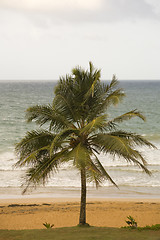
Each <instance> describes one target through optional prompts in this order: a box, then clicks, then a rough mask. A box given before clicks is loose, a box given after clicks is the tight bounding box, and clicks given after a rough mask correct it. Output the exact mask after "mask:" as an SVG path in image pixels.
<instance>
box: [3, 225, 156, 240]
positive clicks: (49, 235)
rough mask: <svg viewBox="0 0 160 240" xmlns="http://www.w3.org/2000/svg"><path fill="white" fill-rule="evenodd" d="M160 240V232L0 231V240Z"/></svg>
mask: <svg viewBox="0 0 160 240" xmlns="http://www.w3.org/2000/svg"><path fill="white" fill-rule="evenodd" d="M75 239H76V240H84V239H85V240H95V239H96V240H117V239H118V240H135V239H138V240H144V239H145V240H160V230H157V231H153V230H146V229H144V230H143V231H139V230H138V229H125V228H104V227H89V228H83V227H72V228H55V229H54V228H53V229H41V230H0V240H75Z"/></svg>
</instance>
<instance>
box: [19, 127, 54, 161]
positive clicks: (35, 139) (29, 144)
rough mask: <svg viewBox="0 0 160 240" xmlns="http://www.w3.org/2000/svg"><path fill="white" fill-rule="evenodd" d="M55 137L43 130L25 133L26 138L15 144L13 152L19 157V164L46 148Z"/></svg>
mask: <svg viewBox="0 0 160 240" xmlns="http://www.w3.org/2000/svg"><path fill="white" fill-rule="evenodd" d="M54 138H55V135H54V134H52V133H51V132H48V131H44V130H33V131H30V132H27V134H26V136H25V137H24V138H23V139H22V140H21V141H20V142H19V143H17V144H16V146H15V152H16V154H17V155H18V157H19V163H22V162H23V161H24V160H25V159H26V158H27V157H28V156H30V155H31V154H33V153H34V152H36V151H40V149H41V150H42V148H44V149H45V148H46V149H47V148H48V146H49V145H50V144H51V143H52V141H53V139H54Z"/></svg>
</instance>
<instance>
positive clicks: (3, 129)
mask: <svg viewBox="0 0 160 240" xmlns="http://www.w3.org/2000/svg"><path fill="white" fill-rule="evenodd" d="M106 83H107V81H106ZM55 84H56V81H52V82H51V81H50V82H47V81H36V82H35V81H26V82H24V81H17V82H15V81H1V82H0V198H17V197H66V196H68V197H71V196H72V197H78V196H79V195H80V175H79V173H78V171H77V170H76V169H75V168H74V167H73V166H72V165H71V164H64V165H62V166H61V167H60V169H59V172H58V173H56V174H53V176H52V177H51V178H50V179H49V181H48V183H47V184H46V186H39V187H38V188H37V189H36V190H33V191H32V192H30V191H29V192H27V194H26V195H25V196H22V195H21V192H22V190H23V188H22V187H21V185H22V184H23V183H24V181H23V180H24V179H23V178H24V175H25V170H26V168H23V169H21V168H15V167H14V164H15V163H16V161H17V157H16V155H15V153H14V148H15V144H16V143H17V142H19V141H20V139H21V138H22V137H24V135H25V133H26V132H27V131H30V130H32V129H36V128H37V126H36V125H35V124H34V123H30V124H27V123H26V119H25V110H26V109H27V108H28V107H29V106H32V105H35V104H48V103H51V102H52V100H53V97H54V94H53V89H54V86H55ZM120 87H122V88H123V89H124V91H125V93H126V97H125V99H124V100H123V101H122V103H120V104H119V105H118V106H117V107H111V108H110V109H109V112H108V113H109V116H110V118H112V117H116V116H119V115H121V114H123V113H125V112H128V111H130V110H134V109H138V110H140V111H141V112H142V113H143V114H144V115H145V116H146V119H147V120H146V122H143V121H142V120H140V119H138V118H135V119H132V120H129V121H125V122H123V123H122V124H121V125H120V129H122V130H127V131H131V132H134V133H138V134H141V135H143V136H144V137H145V138H146V139H148V140H149V141H151V142H152V143H153V144H154V145H155V146H156V147H157V148H156V149H152V148H146V147H140V148H139V149H138V150H139V151H140V152H141V153H142V155H143V156H144V157H145V159H146V160H147V162H148V168H149V170H150V171H151V172H152V175H151V176H148V175H147V174H145V173H144V172H143V171H142V170H141V169H139V168H138V167H136V166H135V165H133V164H132V165H129V164H128V163H127V162H126V161H125V160H124V159H122V158H116V157H115V158H114V159H113V158H112V156H110V155H102V154H101V155H100V156H99V159H100V160H101V162H102V164H103V166H104V167H105V169H106V170H107V172H108V173H109V174H110V176H111V177H112V179H113V180H114V181H115V182H116V184H117V185H118V186H119V189H117V188H115V187H114V186H112V184H111V183H110V182H108V181H104V182H103V185H102V187H100V188H99V189H98V190H96V189H95V186H94V184H93V183H87V185H88V196H89V197H97V198H99V197H103V198H107V197H108V198H114V197H127V198H129V197H134V198H141V197H143V198H159V197H160V81H121V82H120Z"/></svg>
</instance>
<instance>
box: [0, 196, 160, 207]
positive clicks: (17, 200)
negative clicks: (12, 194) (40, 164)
mask: <svg viewBox="0 0 160 240" xmlns="http://www.w3.org/2000/svg"><path fill="white" fill-rule="evenodd" d="M67 202H71V203H72V202H80V197H66V198H65V197H40V198H37V197H31V198H28V197H25V198H3V199H0V205H2V204H3V205H9V204H19V205H21V204H43V203H49V204H51V203H67ZM87 202H147V203H152V202H154V203H160V198H109V197H108V198H99V197H97V198H95V197H92V198H91V197H87Z"/></svg>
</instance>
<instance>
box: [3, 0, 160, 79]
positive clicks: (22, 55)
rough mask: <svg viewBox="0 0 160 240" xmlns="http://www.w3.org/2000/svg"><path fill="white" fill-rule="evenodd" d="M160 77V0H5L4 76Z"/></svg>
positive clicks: (42, 77)
mask: <svg viewBox="0 0 160 240" xmlns="http://www.w3.org/2000/svg"><path fill="white" fill-rule="evenodd" d="M89 61H92V62H93V64H94V65H95V67H97V68H100V69H101V70H102V79H111V78H112V75H113V74H116V75H117V77H118V79H120V80H126V79H135V80H139V79H140V80H141V79H153V80H159V79H160V0H0V80H52V79H55V80H57V79H58V78H59V76H62V75H65V74H66V73H70V72H71V69H72V68H73V67H75V66H77V65H80V66H82V67H84V68H87V67H88V62H89Z"/></svg>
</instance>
